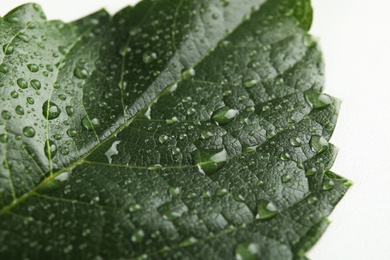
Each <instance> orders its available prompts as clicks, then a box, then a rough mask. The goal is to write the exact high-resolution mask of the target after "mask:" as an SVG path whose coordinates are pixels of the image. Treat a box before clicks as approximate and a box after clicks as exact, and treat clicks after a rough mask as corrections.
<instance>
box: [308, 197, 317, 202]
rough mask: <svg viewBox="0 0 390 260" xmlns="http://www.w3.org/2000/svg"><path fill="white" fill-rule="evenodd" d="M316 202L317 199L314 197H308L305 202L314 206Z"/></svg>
mask: <svg viewBox="0 0 390 260" xmlns="http://www.w3.org/2000/svg"><path fill="white" fill-rule="evenodd" d="M317 201H318V199H317V197H315V196H310V197H309V198H308V200H307V202H309V204H314V203H316V202H317Z"/></svg>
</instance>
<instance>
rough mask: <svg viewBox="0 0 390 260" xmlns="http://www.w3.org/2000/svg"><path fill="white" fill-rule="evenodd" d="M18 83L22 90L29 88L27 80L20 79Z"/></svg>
mask: <svg viewBox="0 0 390 260" xmlns="http://www.w3.org/2000/svg"><path fill="white" fill-rule="evenodd" d="M16 83H17V84H18V86H19V87H20V88H22V89H26V88H28V83H27V81H26V80H25V79H22V78H19V79H18V80H17V81H16Z"/></svg>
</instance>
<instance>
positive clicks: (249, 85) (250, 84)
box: [244, 79, 258, 88]
mask: <svg viewBox="0 0 390 260" xmlns="http://www.w3.org/2000/svg"><path fill="white" fill-rule="evenodd" d="M257 83H258V82H257V80H255V79H251V80H248V81H245V82H244V86H245V87H246V88H253V87H254V86H256V85H257Z"/></svg>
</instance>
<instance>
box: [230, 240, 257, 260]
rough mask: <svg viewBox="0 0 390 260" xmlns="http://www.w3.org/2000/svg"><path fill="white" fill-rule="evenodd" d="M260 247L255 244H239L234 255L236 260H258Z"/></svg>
mask: <svg viewBox="0 0 390 260" xmlns="http://www.w3.org/2000/svg"><path fill="white" fill-rule="evenodd" d="M259 253H260V246H259V245H258V244H255V243H240V244H238V245H237V247H236V250H235V254H236V259H237V260H256V259H260V255H259Z"/></svg>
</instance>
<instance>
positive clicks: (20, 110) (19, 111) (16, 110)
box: [15, 105, 24, 115]
mask: <svg viewBox="0 0 390 260" xmlns="http://www.w3.org/2000/svg"><path fill="white" fill-rule="evenodd" d="M15 112H16V114H18V115H24V109H23V107H22V106H20V105H17V106H16V108H15Z"/></svg>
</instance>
